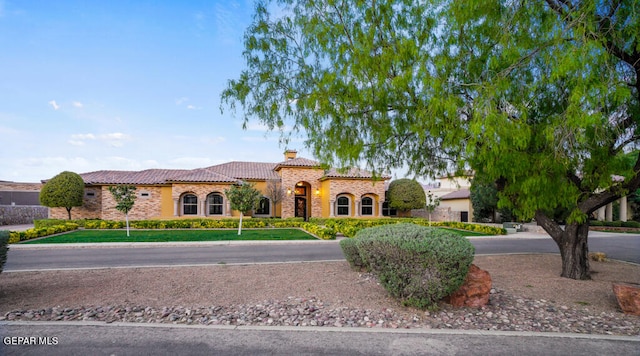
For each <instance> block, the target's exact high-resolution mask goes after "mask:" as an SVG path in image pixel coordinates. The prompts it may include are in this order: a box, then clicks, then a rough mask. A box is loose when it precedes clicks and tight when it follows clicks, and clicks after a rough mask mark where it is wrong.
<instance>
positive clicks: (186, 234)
mask: <svg viewBox="0 0 640 356" xmlns="http://www.w3.org/2000/svg"><path fill="white" fill-rule="evenodd" d="M238 240H253V241H255V240H276V241H280V240H316V238H315V237H313V236H311V235H309V234H307V233H306V232H304V231H302V230H298V229H255V230H253V229H251V230H242V235H240V236H238V230H235V229H233V230H131V236H130V237H127V232H126V231H125V230H77V231H74V232H70V233H67V234H62V235H57V236H51V237H47V238H43V239H40V240H32V241H27V242H23V243H25V244H50V243H87V242H170V241H173V242H181V241H238Z"/></svg>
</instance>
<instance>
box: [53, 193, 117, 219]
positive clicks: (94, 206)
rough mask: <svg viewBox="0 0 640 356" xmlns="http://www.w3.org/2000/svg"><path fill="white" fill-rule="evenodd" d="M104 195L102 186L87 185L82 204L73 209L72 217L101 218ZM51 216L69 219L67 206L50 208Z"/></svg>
mask: <svg viewBox="0 0 640 356" xmlns="http://www.w3.org/2000/svg"><path fill="white" fill-rule="evenodd" d="M107 193H108V192H107ZM92 194H93V195H92ZM109 194H110V193H109ZM102 196H103V192H102V189H101V187H94V186H91V187H86V188H85V189H84V198H83V199H82V206H77V207H74V208H72V209H71V219H101V218H102ZM49 217H50V218H51V219H68V218H69V215H68V214H67V209H65V208H50V209H49Z"/></svg>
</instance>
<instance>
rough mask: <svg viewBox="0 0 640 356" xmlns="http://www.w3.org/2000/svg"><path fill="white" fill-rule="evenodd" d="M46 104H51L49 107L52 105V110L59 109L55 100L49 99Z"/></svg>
mask: <svg viewBox="0 0 640 356" xmlns="http://www.w3.org/2000/svg"><path fill="white" fill-rule="evenodd" d="M48 104H49V105H51V107H53V110H58V109H60V105H58V103H56V101H55V100H51V101H50V102H49V103H48Z"/></svg>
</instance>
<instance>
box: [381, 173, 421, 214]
mask: <svg viewBox="0 0 640 356" xmlns="http://www.w3.org/2000/svg"><path fill="white" fill-rule="evenodd" d="M387 196H388V198H389V207H390V208H393V209H398V210H399V211H401V212H403V213H404V214H407V213H408V212H409V211H410V210H411V209H423V208H424V207H425V203H426V199H427V198H426V195H425V194H424V189H423V188H422V185H421V184H420V183H418V182H417V181H416V180H414V179H408V178H402V179H396V180H394V181H392V182H391V183H389V190H388V192H387Z"/></svg>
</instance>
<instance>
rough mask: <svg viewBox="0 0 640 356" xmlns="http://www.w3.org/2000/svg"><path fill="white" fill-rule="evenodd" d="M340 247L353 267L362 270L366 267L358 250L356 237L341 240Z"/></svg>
mask: <svg viewBox="0 0 640 356" xmlns="http://www.w3.org/2000/svg"><path fill="white" fill-rule="evenodd" d="M340 248H341V249H342V253H343V254H344V258H345V259H346V260H347V262H349V265H350V266H351V268H353V269H356V270H361V269H363V268H365V267H366V266H365V264H364V261H362V258H361V257H360V253H359V252H358V247H357V246H356V240H355V239H349V238H347V239H343V240H342V241H340Z"/></svg>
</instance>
